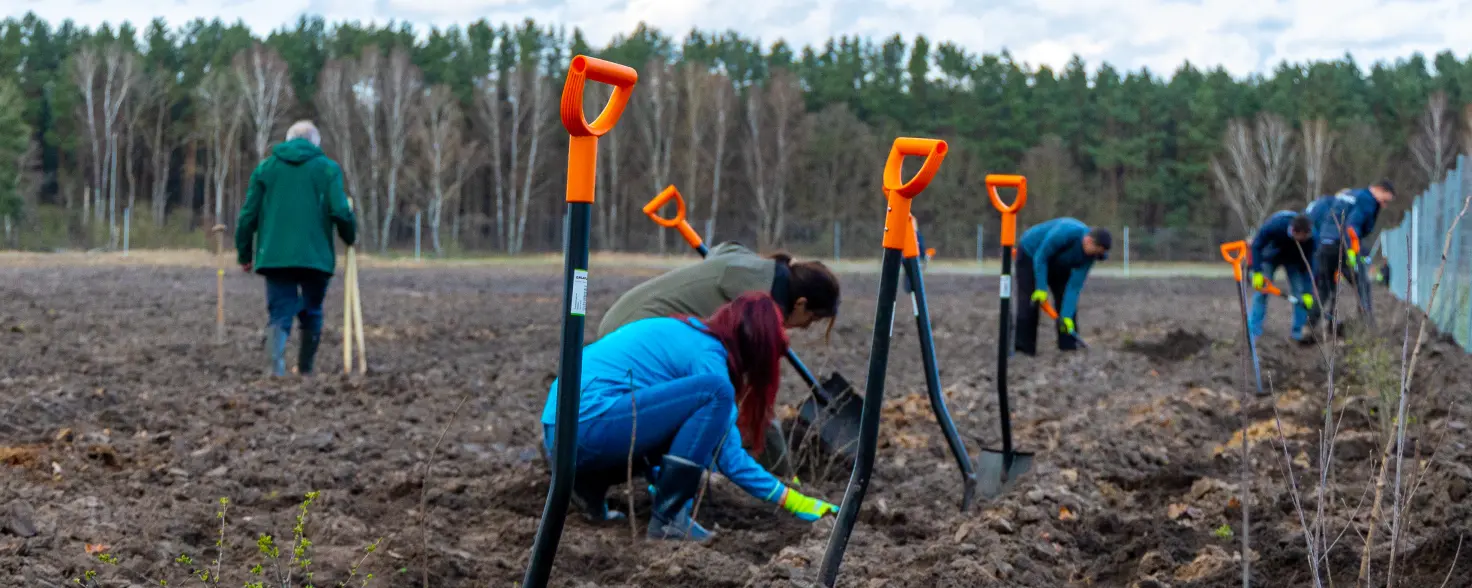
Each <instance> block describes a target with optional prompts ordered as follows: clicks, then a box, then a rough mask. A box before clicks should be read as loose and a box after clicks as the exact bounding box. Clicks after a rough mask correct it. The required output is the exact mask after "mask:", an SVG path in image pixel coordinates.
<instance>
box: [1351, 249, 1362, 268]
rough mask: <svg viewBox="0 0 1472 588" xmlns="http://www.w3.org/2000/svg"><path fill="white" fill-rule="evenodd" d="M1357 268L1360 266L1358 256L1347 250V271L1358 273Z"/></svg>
mask: <svg viewBox="0 0 1472 588" xmlns="http://www.w3.org/2000/svg"><path fill="white" fill-rule="evenodd" d="M1359 266H1360V254H1358V253H1355V252H1354V250H1353V249H1350V250H1349V269H1351V270H1356V271H1358V270H1359V269H1360V268H1359Z"/></svg>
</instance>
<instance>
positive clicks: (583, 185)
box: [562, 55, 639, 203]
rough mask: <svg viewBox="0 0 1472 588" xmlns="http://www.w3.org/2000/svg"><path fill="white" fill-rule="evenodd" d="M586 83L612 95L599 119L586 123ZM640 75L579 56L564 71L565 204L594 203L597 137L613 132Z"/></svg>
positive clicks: (630, 70) (610, 64)
mask: <svg viewBox="0 0 1472 588" xmlns="http://www.w3.org/2000/svg"><path fill="white" fill-rule="evenodd" d="M588 80H593V81H595V82H600V83H604V84H608V85H610V86H613V87H614V89H613V96H612V97H611V98H609V99H608V104H607V105H605V106H604V107H603V112H602V113H600V114H599V115H598V118H596V119H594V120H593V122H591V123H589V122H588V119H587V118H585V117H584V116H583V86H584V85H585V84H586V83H587V81H588ZM638 81H639V74H638V73H637V72H635V71H634V68H632V67H629V66H627V65H620V64H617V63H613V62H611V61H604V60H602V59H596V58H593V57H588V56H586V55H579V56H577V57H574V58H572V64H571V65H570V66H569V67H568V68H567V82H566V83H564V84H563V86H562V126H563V127H565V128H566V129H567V133H568V135H571V137H570V139H569V140H568V145H567V201H568V202H589V203H591V202H593V184H594V182H595V181H596V179H597V173H596V172H597V165H598V137H602V136H603V135H604V134H606V133H608V132H609V131H611V130H613V126H614V125H616V124H618V119H619V117H620V116H623V113H624V107H625V106H627V105H628V104H629V97H630V96H633V94H634V84H635V83H638Z"/></svg>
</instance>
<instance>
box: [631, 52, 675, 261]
mask: <svg viewBox="0 0 1472 588" xmlns="http://www.w3.org/2000/svg"><path fill="white" fill-rule="evenodd" d="M644 72H645V73H644V76H643V79H641V80H640V86H641V87H642V88H643V89H644V90H645V91H644V92H643V93H642V94H640V96H644V97H647V100H644V101H641V104H640V106H642V108H640V109H639V110H640V112H641V113H642V114H643V116H642V117H641V118H642V119H643V120H642V121H641V122H642V123H643V124H640V125H639V130H640V131H641V134H642V135H643V137H644V142H645V147H648V151H647V153H648V162H649V163H648V165H649V167H648V170H649V179H650V180H652V183H653V185H652V186H650V191H649V193H650V194H651V195H653V194H658V193H659V192H660V191H661V190H664V188H665V186H668V185H669V180H670V159H671V155H672V153H673V152H674V140H675V124H676V122H677V120H678V118H677V109H678V107H679V99H680V90H679V87H678V86H677V85H675V79H674V74H673V72H672V71H670V66H669V64H667V63H664V62H661V61H659V60H653V61H650V62H649V64H648V65H646V66H645V67H644ZM666 233H667V231H656V234H657V235H658V237H657V240H658V242H659V253H660V255H664V254H665V253H666V251H667V245H666V243H667V240H668V236H667V234H666Z"/></svg>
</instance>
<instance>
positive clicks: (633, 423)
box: [542, 292, 837, 541]
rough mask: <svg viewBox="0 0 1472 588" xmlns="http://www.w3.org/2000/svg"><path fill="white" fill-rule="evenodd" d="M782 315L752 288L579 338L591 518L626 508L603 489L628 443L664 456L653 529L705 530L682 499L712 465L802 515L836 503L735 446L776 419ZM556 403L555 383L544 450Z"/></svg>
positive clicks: (583, 477) (619, 473)
mask: <svg viewBox="0 0 1472 588" xmlns="http://www.w3.org/2000/svg"><path fill="white" fill-rule="evenodd" d="M782 321H783V313H782V310H781V308H780V307H778V306H777V303H776V302H775V301H773V299H772V297H771V296H770V295H768V294H766V293H761V292H749V293H746V294H742V295H741V296H738V297H737V298H736V299H734V300H732V301H731V302H729V303H726V304H725V305H723V306H721V307H720V308H719V309H717V310H716V312H715V313H714V314H712V315H711V316H709V317H706V318H704V319H700V318H695V317H690V316H679V317H668V318H648V319H643V320H638V321H634V322H632V323H629V324H627V325H625V326H623V327H621V328H619V329H618V330H616V331H614V332H612V333H609V334H608V335H606V336H604V337H603V338H601V339H599V340H598V341H596V342H594V343H593V344H591V345H589V346H587V347H585V348H583V375H582V386H581V390H582V394H581V397H580V401H579V406H578V424H577V425H578V457H577V464H576V466H575V467H576V470H577V474H576V477H575V482H574V484H573V502H574V503H575V504H576V505H577V506H578V507H580V508H582V509H583V510H584V512H585V514H587V515H588V516H589V518H592V519H594V520H612V519H617V518H622V516H623V515H622V514H621V513H617V512H612V511H610V510H609V509H608V505H607V502H606V499H605V497H606V495H607V492H608V488H609V487H610V486H612V485H613V484H615V483H619V482H620V481H622V480H624V479H625V478H626V471H627V463H628V459H629V453H630V451H631V449H632V451H633V454H634V456H635V458H636V459H638V458H645V457H648V458H651V459H650V461H652V462H655V463H658V465H659V475H658V476H657V479H655V480H654V485H653V494H654V495H653V497H652V498H653V516H651V517H650V521H649V532H648V536H649V537H650V538H651V539H686V540H695V541H704V540H706V539H709V538H710V536H711V533H710V532H709V531H707V530H705V529H704V528H702V527H701V526H700V525H699V524H697V523H696V522H695V521H694V520H691V518H690V510H689V509H690V502H691V499H692V498H694V497H695V494H696V493H697V492H698V491H699V489H700V482H701V478H702V474H703V473H704V471H705V470H706V468H708V467H710V465H711V464H712V463H714V464H715V465H716V466H717V467H718V468H719V469H720V471H721V473H722V474H724V475H725V476H726V477H727V478H728V479H730V480H731V481H732V482H734V483H735V484H736V485H737V486H740V487H741V488H742V489H743V490H745V491H746V492H747V493H749V494H751V495H752V496H754V497H756V498H759V499H762V500H765V501H768V502H772V503H775V504H778V505H781V506H782V507H783V508H785V509H787V511H788V512H791V513H792V514H794V515H796V516H797V517H799V518H801V519H803V520H806V521H816V520H818V519H819V518H821V517H822V516H823V515H824V514H827V513H830V512H834V511H836V510H837V507H835V506H834V505H832V504H830V503H827V502H824V501H822V500H817V499H814V498H809V497H807V496H803V495H802V494H800V493H798V492H797V491H796V490H793V489H791V488H788V487H786V486H785V485H784V484H782V482H781V481H779V480H778V479H777V478H776V477H775V476H773V475H772V474H770V473H768V472H767V471H766V470H765V469H763V468H762V467H761V466H760V465H758V464H757V463H756V461H755V460H753V459H752V457H751V456H750V455H748V454H747V452H746V451H745V450H743V449H742V438H743V437H746V438H748V439H749V440H750V441H751V442H752V445H753V446H754V447H762V443H763V439H762V436H763V435H764V434H765V432H766V430H765V423H766V422H767V421H768V420H769V419H770V418H771V417H772V410H773V406H774V405H775V402H776V398H777V388H778V384H779V383H780V377H781V376H780V371H779V367H780V366H779V362H780V361H781V358H782V352H783V350H785V349H787V334H786V331H785V330H784V329H783V326H782ZM556 413H557V382H555V381H554V382H553V383H552V387H551V390H550V393H549V394H548V397H547V405H546V409H545V410H543V411H542V425H543V433H544V443H545V444H546V445H547V447H548V450H549V452H550V450H551V444H552V439H553V438H554V437H555V433H556V430H555V429H556V427H555V426H554V424H555V423H556ZM631 443H632V448H631V447H630V444H631ZM638 461H643V460H642V459H638Z"/></svg>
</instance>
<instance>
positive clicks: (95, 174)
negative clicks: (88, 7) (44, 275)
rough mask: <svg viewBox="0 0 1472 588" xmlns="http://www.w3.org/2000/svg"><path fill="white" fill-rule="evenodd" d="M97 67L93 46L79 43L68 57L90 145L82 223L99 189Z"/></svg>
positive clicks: (97, 54) (98, 56) (99, 61)
mask: <svg viewBox="0 0 1472 588" xmlns="http://www.w3.org/2000/svg"><path fill="white" fill-rule="evenodd" d="M101 68H102V57H101V54H100V52H99V51H98V50H97V47H95V46H93V45H90V44H89V45H83V46H82V47H81V48H80V49H78V50H77V53H76V54H75V55H74V56H73V57H72V68H71V69H72V72H71V73H72V81H73V83H75V84H76V85H77V89H78V90H80V91H81V94H82V103H81V108H82V113H81V116H82V119H83V121H85V122H86V124H87V143H88V145H90V146H91V147H92V149H91V151H92V158H91V163H92V186H91V188H92V189H91V191H90V192H89V193H88V194H87V196H85V197H83V198H82V222H83V224H85V223H87V222H89V221H90V220H91V218H92V216H91V211H92V198H93V196H92V195H93V194H100V193H101V190H102V163H103V153H102V143H103V140H102V137H103V135H102V131H101V128H102V122H101V119H102V110H101V109H100V108H99V106H98V102H99V97H98V96H97V76H98V72H99V71H100V70H101ZM99 212H100V211H99Z"/></svg>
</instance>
